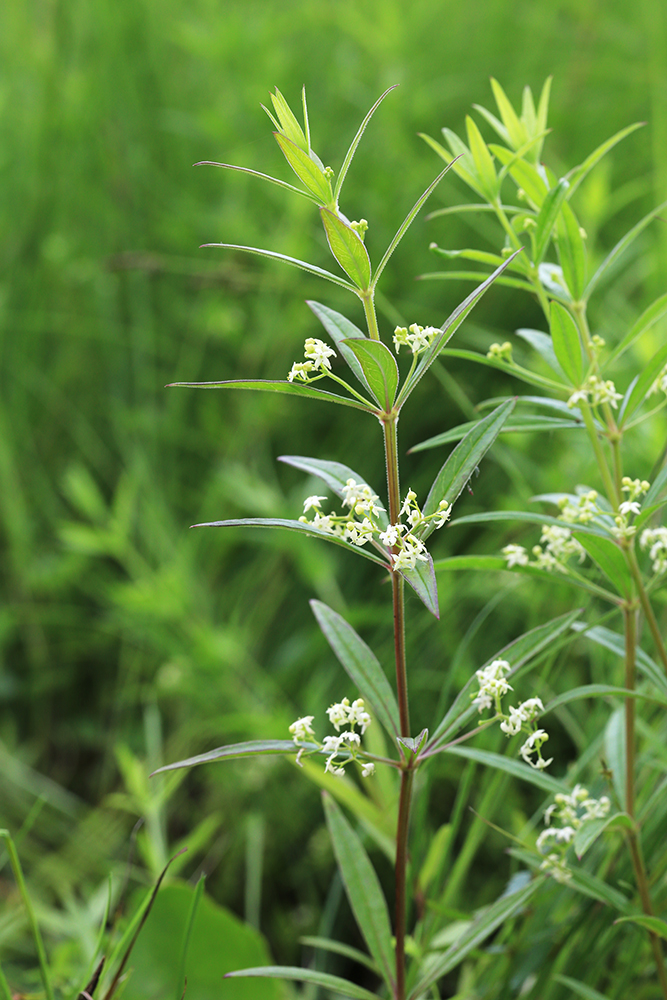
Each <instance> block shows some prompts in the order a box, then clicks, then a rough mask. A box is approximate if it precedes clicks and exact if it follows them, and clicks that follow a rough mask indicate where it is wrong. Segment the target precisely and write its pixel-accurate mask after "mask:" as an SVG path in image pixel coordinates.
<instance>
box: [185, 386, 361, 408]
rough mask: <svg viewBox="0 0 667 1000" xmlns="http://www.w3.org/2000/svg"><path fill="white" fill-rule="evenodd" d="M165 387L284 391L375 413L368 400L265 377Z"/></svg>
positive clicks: (290, 394)
mask: <svg viewBox="0 0 667 1000" xmlns="http://www.w3.org/2000/svg"><path fill="white" fill-rule="evenodd" d="M165 388H167V389H179V388H180V389H253V390H256V391H257V392H284V393H286V394H287V395H288V396H305V397H308V398H310V399H319V400H321V401H322V402H323V403H338V404H339V405H340V406H351V407H352V409H354V410H363V411H364V412H365V413H375V409H374V408H373V406H372V405H371V403H370V402H369V404H368V406H364V404H363V403H361V402H359V401H358V400H356V399H350V398H349V397H347V396H339V395H338V393H336V392H327V391H326V390H325V389H316V388H315V386H313V385H306V383H305V382H302V383H299V382H296V381H294V382H271V381H267V380H265V379H248V378H243V379H231V380H230V381H228V382H170V383H169V384H168V385H167V386H165Z"/></svg>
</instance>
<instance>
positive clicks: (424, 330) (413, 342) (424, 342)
mask: <svg viewBox="0 0 667 1000" xmlns="http://www.w3.org/2000/svg"><path fill="white" fill-rule="evenodd" d="M437 333H440V330H439V329H438V328H437V327H435V326H426V327H424V326H419V325H418V324H417V323H412V325H411V326H410V332H408V331H407V330H406V329H405V327H404V326H397V327H396V329H395V330H394V347H395V348H396V353H397V354H398V352H399V350H400V347H401V345H402V344H406V345H407V346H408V347H409V348H410V350H411V351H412V353H413V354H421V353H422V351H425V350H426V348H427V347H430V346H431V342H432V340H433V338H434V337H435V335H436V334H437Z"/></svg>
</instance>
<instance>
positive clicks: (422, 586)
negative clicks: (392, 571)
mask: <svg viewBox="0 0 667 1000" xmlns="http://www.w3.org/2000/svg"><path fill="white" fill-rule="evenodd" d="M399 573H400V575H401V576H402V577H403V579H404V580H405V582H406V583H409V584H410V586H411V587H412V589H413V590H414V592H415V594H416V595H417V597H418V598H419V599H420V601H422V602H423V603H424V604H425V605H426V607H427V608H428V610H429V611H430V612H431V614H432V615H434V616H435V617H436V618H439V617H440V610H439V608H438V584H437V582H436V579H435V572H434V570H433V559H432V558H431V556H430V555H429V557H428V560H427V561H426V562H423V561H422V560H418V561H417V565H416V566H415V568H414V569H401V570H399Z"/></svg>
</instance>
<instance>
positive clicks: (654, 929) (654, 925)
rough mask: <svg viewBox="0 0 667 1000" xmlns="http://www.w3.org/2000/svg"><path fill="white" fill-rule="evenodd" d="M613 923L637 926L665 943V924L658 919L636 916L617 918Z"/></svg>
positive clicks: (666, 926) (666, 924)
mask: <svg viewBox="0 0 667 1000" xmlns="http://www.w3.org/2000/svg"><path fill="white" fill-rule="evenodd" d="M614 923H615V924H627V923H630V924H638V925H639V926H640V927H643V928H644V930H647V931H649V933H651V934H657V935H658V937H661V938H664V940H665V941H667V922H665V921H664V920H661V919H660V917H647V916H645V915H644V914H638V915H637V916H636V917H619V918H618V920H614Z"/></svg>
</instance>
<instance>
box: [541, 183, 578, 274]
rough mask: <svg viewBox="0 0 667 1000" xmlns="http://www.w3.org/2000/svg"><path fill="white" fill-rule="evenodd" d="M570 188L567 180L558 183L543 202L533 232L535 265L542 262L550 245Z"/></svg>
mask: <svg viewBox="0 0 667 1000" xmlns="http://www.w3.org/2000/svg"><path fill="white" fill-rule="evenodd" d="M569 186H570V185H569V183H568V181H566V180H565V178H562V179H561V180H559V181H558V184H557V185H556V186H555V187H553V188H552V189H551V190H550V191H549V192H548V194H547V196H546V198H545V199H544V201H543V202H542V207H541V208H540V211H539V213H538V216H537V219H536V221H535V229H534V231H533V241H534V247H535V259H534V261H533V263H534V264H535V265H537V264H540V263H541V262H542V260H543V258H544V255H545V253H546V251H547V248H548V246H549V243H550V242H551V237H552V234H553V230H554V226H555V225H556V220H557V218H558V216H559V214H560V210H561V206H562V204H563V202H564V201H565V199H566V197H567V192H568V188H569Z"/></svg>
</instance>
